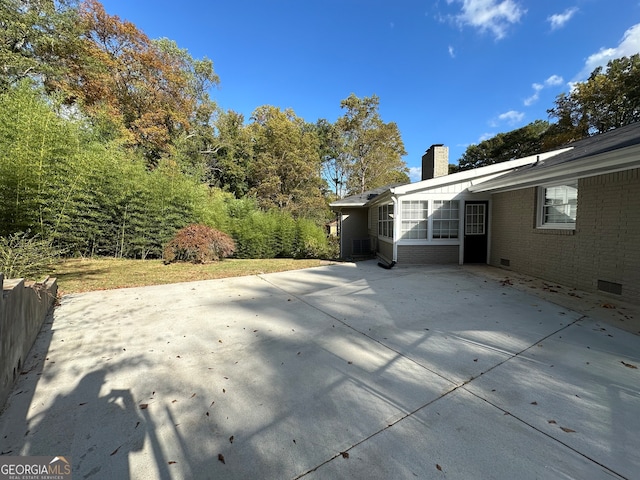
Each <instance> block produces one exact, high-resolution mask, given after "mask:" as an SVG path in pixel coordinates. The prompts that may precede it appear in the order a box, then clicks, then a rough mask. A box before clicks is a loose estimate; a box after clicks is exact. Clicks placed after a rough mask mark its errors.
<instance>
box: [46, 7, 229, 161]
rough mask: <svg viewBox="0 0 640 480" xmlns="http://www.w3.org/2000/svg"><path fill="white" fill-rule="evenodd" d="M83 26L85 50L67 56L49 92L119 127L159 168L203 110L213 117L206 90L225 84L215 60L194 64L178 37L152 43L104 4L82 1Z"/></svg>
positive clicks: (50, 81)
mask: <svg viewBox="0 0 640 480" xmlns="http://www.w3.org/2000/svg"><path fill="white" fill-rule="evenodd" d="M79 25H80V28H81V36H80V39H81V43H80V45H79V48H78V49H73V51H71V52H65V51H64V50H61V51H60V57H61V61H62V62H63V63H64V67H65V68H64V69H63V70H62V73H61V74H60V75H59V76H57V77H53V78H51V79H50V80H49V82H48V86H49V88H51V89H56V90H62V91H64V92H65V94H66V96H67V99H68V101H69V102H70V103H78V104H79V105H80V106H81V107H82V108H83V109H84V110H85V111H87V112H88V113H89V114H90V115H92V116H93V117H94V118H97V119H101V120H103V121H106V123H107V124H110V125H113V126H115V130H116V131H117V132H119V133H120V134H122V135H124V137H125V138H126V139H127V141H128V143H129V144H130V145H132V146H135V147H138V148H140V149H141V150H142V151H143V153H144V154H145V156H146V158H147V160H148V162H149V163H150V164H151V165H155V164H156V163H157V161H158V159H159V158H160V157H161V156H162V155H164V154H167V153H169V152H171V143H172V141H173V140H174V139H175V138H176V137H177V136H179V134H180V133H182V132H185V131H187V132H188V131H189V129H190V128H191V126H192V123H193V122H194V121H195V120H196V118H197V117H198V114H199V113H202V109H204V111H205V112H206V111H209V112H211V108H210V107H209V104H210V99H209V97H208V93H207V92H208V90H209V88H210V87H211V86H212V85H215V84H216V83H217V82H218V77H217V75H216V74H215V72H214V70H213V63H212V62H211V61H210V60H208V59H206V58H205V59H203V60H194V59H193V58H192V57H191V56H190V55H189V54H188V52H187V51H186V50H183V49H180V48H178V46H177V45H176V44H175V42H173V41H171V40H168V39H159V40H151V39H149V38H148V37H147V36H146V35H145V34H144V33H143V32H142V31H140V30H139V29H138V28H137V27H136V26H135V25H134V24H132V23H131V22H127V21H123V20H121V19H120V18H119V17H118V16H113V15H109V14H107V13H106V12H105V10H104V7H103V6H102V4H100V2H98V1H97V0H84V1H83V2H82V4H81V5H80V9H79ZM65 53H69V54H68V55H65Z"/></svg>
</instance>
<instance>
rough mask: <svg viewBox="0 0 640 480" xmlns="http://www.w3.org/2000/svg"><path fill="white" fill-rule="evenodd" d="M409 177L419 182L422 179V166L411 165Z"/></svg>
mask: <svg viewBox="0 0 640 480" xmlns="http://www.w3.org/2000/svg"><path fill="white" fill-rule="evenodd" d="M409 179H410V180H411V181H412V182H419V181H420V180H422V168H421V167H410V168H409Z"/></svg>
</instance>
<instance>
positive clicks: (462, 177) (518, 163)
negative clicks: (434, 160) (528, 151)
mask: <svg viewBox="0 0 640 480" xmlns="http://www.w3.org/2000/svg"><path fill="white" fill-rule="evenodd" d="M567 150H570V148H564V149H560V150H554V151H551V152H546V153H543V154H540V155H530V156H528V157H524V158H518V159H515V160H509V161H507V162H500V163H495V164H493V165H487V166H485V167H479V168H474V169H471V170H465V171H462V172H458V173H452V174H450V175H443V176H442V177H436V178H431V179H429V180H423V181H421V182H415V183H409V184H407V185H400V186H398V187H394V188H391V189H389V190H390V191H391V193H395V194H407V193H410V192H416V191H419V190H430V189H433V188H435V187H440V186H444V185H451V184H456V183H463V182H470V183H471V186H473V185H475V184H478V183H484V182H485V181H488V180H490V179H493V178H495V177H497V176H499V175H502V174H504V173H506V172H507V171H510V170H513V169H515V168H518V167H523V166H525V165H530V164H532V163H535V162H536V161H539V160H544V159H547V158H550V157H553V156H555V155H558V154H560V153H563V152H566V151H567ZM486 177H490V178H486ZM474 180H476V181H474Z"/></svg>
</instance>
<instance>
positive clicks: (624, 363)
mask: <svg viewBox="0 0 640 480" xmlns="http://www.w3.org/2000/svg"><path fill="white" fill-rule="evenodd" d="M620 363H621V364H623V365H624V366H625V367H627V368H634V369H636V370H637V369H638V367H636V366H635V365H633V364H631V363H626V362H623V361H622V360H621V361H620Z"/></svg>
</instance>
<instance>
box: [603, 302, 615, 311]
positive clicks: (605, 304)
mask: <svg viewBox="0 0 640 480" xmlns="http://www.w3.org/2000/svg"><path fill="white" fill-rule="evenodd" d="M600 306H601V307H602V308H611V309H614V310H615V308H616V306H615V305H612V304H610V303H603V304H602V305H600Z"/></svg>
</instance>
